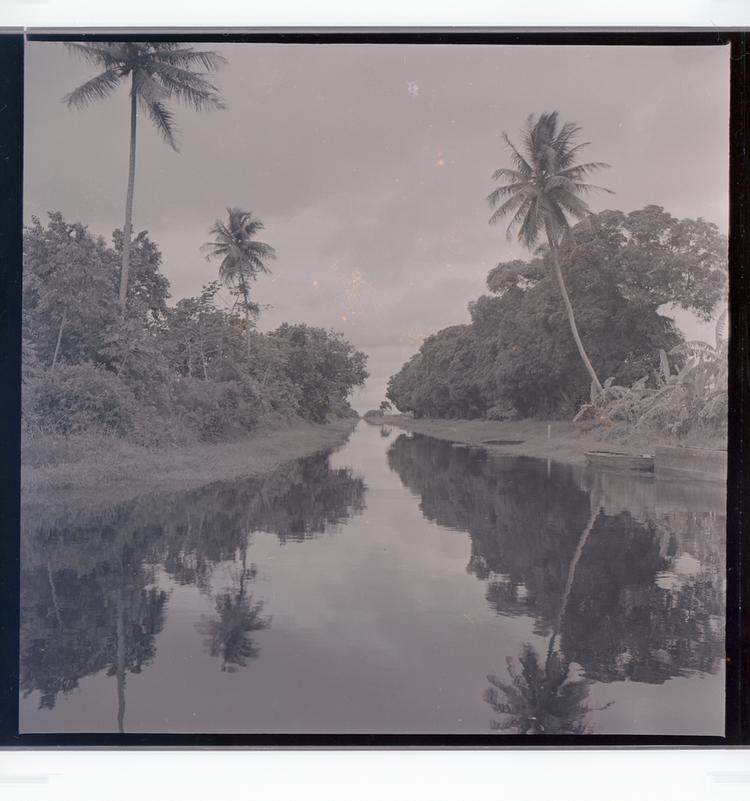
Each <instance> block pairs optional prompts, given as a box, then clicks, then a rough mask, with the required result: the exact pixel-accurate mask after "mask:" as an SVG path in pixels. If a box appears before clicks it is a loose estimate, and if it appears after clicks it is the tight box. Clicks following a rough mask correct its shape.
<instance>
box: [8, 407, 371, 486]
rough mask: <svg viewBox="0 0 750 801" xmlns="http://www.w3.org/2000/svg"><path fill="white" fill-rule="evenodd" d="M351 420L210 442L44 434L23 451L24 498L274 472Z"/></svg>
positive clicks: (328, 444)
mask: <svg viewBox="0 0 750 801" xmlns="http://www.w3.org/2000/svg"><path fill="white" fill-rule="evenodd" d="M355 423H356V419H345V420H338V421H336V422H334V423H328V424H325V425H316V424H314V423H305V422H298V423H294V424H292V425H291V426H288V427H286V428H278V429H270V430H269V429H266V430H264V431H258V432H257V433H256V434H254V435H253V436H250V437H247V438H244V439H240V440H236V441H234V442H222V443H217V444H207V443H199V444H195V445H185V446H180V447H172V448H143V447H139V446H137V445H132V444H130V443H127V442H124V441H122V440H119V439H116V438H113V437H106V436H96V435H91V434H87V435H79V436H69V437H60V436H43V437H35V438H33V439H31V440H26V441H25V442H24V444H23V448H22V459H21V462H22V465H21V491H22V493H23V495H24V496H25V497H24V499H26V498H28V497H30V496H31V495H34V494H37V493H41V492H46V491H54V490H68V489H75V490H76V491H84V492H85V491H89V490H90V491H96V492H98V491H101V490H102V489H105V490H107V491H109V490H115V491H116V494H118V495H125V494H126V495H130V496H134V495H137V494H140V493H141V492H153V491H161V490H181V489H190V488H192V487H197V486H201V485H203V484H208V483H211V482H213V481H229V480H233V479H238V478H244V477H248V476H253V475H259V474H262V473H266V472H269V471H271V470H274V469H275V468H276V467H279V466H280V465H281V464H283V463H284V462H288V461H290V460H292V459H298V458H301V457H302V456H306V455H308V454H311V453H314V452H316V451H319V450H324V449H328V448H334V447H336V446H338V445H340V444H341V443H342V442H344V441H345V440H346V438H347V436H348V435H349V433H350V432H351V430H352V429H353V427H354V425H355Z"/></svg>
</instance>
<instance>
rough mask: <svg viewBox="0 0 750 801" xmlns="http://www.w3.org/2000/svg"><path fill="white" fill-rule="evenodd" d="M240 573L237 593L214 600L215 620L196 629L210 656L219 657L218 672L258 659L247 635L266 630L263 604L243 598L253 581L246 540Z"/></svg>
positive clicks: (226, 594) (256, 651)
mask: <svg viewBox="0 0 750 801" xmlns="http://www.w3.org/2000/svg"><path fill="white" fill-rule="evenodd" d="M241 554H242V569H241V570H240V577H239V590H238V591H237V593H236V594H234V593H231V592H225V593H222V594H221V595H220V596H218V597H217V598H216V612H217V615H218V617H215V618H211V619H208V620H206V619H204V620H202V621H201V622H200V623H199V624H198V628H199V630H200V631H202V632H203V634H205V635H206V640H205V644H206V646H207V649H208V652H209V653H210V654H211V656H220V657H221V659H222V665H221V669H222V671H225V672H228V673H235V672H236V671H237V668H238V667H244V666H245V665H246V664H247V661H248V659H255V657H257V656H258V649H257V648H256V646H255V643H254V642H253V640H252V638H251V636H250V634H251V632H253V631H258V630H259V629H265V628H268V625H269V621H268V620H267V619H264V618H263V617H261V611H262V609H263V604H262V602H261V603H253V600H252V596H250V597H246V589H245V582H246V581H248V580H249V581H252V580H253V579H254V578H255V568H254V567H250V568H248V567H247V538H245V540H244V542H243V544H242V546H241Z"/></svg>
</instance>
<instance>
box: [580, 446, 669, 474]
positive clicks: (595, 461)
mask: <svg viewBox="0 0 750 801" xmlns="http://www.w3.org/2000/svg"><path fill="white" fill-rule="evenodd" d="M583 455H584V456H585V457H586V461H587V462H588V463H589V464H590V465H592V466H593V467H600V468H604V469H606V470H644V471H649V472H650V471H652V470H653V469H654V457H653V456H651V455H650V454H648V453H622V452H621V451H585V452H584V454H583Z"/></svg>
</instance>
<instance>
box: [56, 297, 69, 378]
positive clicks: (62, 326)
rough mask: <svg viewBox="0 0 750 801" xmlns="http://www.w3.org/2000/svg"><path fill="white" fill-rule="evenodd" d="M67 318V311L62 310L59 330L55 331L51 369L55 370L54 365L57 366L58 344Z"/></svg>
mask: <svg viewBox="0 0 750 801" xmlns="http://www.w3.org/2000/svg"><path fill="white" fill-rule="evenodd" d="M67 316H68V310H67V309H64V310H63V315H62V318H61V320H60V328H58V330H57V344H56V345H55V353H54V355H53V356H52V369H53V370H54V369H55V365H56V364H57V355H58V354H59V353H60V343H61V342H62V335H63V328H65V320H66V318H67Z"/></svg>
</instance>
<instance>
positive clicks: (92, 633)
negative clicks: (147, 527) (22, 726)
mask: <svg viewBox="0 0 750 801" xmlns="http://www.w3.org/2000/svg"><path fill="white" fill-rule="evenodd" d="M74 534H76V535H77V534H80V531H79V532H74ZM76 544H80V543H76V542H75V538H74V539H73V541H72V542H69V543H68V545H69V546H72V547H75V545H76ZM140 544H141V545H147V543H143V542H142V543H140ZM60 549H61V547H60V544H59V543H57V544H56V545H55V546H54V547H53V549H52V550H53V555H58V556H59V555H60ZM133 554H134V552H133V551H132V550H130V549H128V548H127V547H123V546H122V544H121V543H117V544H116V546H115V548H114V549H108V548H102V549H101V550H100V553H99V555H100V557H101V561H99V562H98V564H96V565H95V566H93V567H90V566H87V569H86V570H85V571H84V572H82V573H80V574H79V573H78V572H77V571H76V570H75V569H72V568H70V567H67V566H66V567H62V568H61V569H59V570H57V571H55V570H50V569H49V566H48V565H47V564H46V563H45V562H46V560H45V562H43V563H42V564H38V563H37V564H34V565H27V562H28V561H29V560H28V559H27V558H25V559H24V571H23V575H22V585H21V590H22V591H21V676H20V684H21V688H22V690H23V691H24V693H25V694H28V693H29V692H31V691H32V690H39V692H40V701H39V704H40V707H41V708H44V709H52V708H54V706H55V704H56V702H57V698H58V696H59V694H60V693H63V694H65V693H68V692H71V691H72V690H74V689H76V688H77V687H78V686H79V682H80V680H81V679H82V678H83V677H84V676H87V675H91V674H94V673H98V672H100V671H106V673H107V675H110V676H116V677H117V696H118V729H119V730H120V731H123V717H124V708H125V681H126V675H127V674H128V673H140V672H141V670H142V669H143V667H145V666H146V665H148V664H149V663H150V662H151V661H152V660H153V657H154V655H155V646H154V637H155V635H156V634H157V633H158V632H159V631H160V630H161V628H162V626H163V625H164V612H165V607H166V600H167V595H166V593H165V592H163V591H161V590H158V589H156V588H155V587H154V586H149V585H152V584H153V575H152V571H151V570H150V569H149V568H148V566H147V565H145V564H144V563H143V562H141V561H140V559H134V558H133ZM49 561H50V562H52V559H50V560H49Z"/></svg>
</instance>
